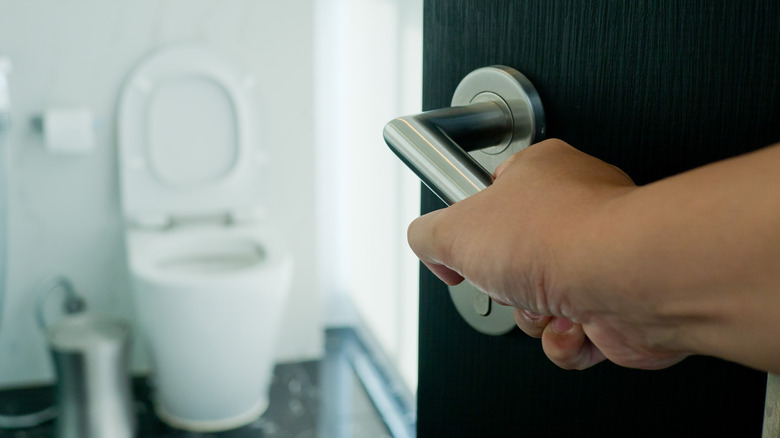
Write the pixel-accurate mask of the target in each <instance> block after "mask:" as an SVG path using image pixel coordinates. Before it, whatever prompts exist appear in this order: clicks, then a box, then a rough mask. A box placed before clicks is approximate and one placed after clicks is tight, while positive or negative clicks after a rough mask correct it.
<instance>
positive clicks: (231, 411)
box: [118, 46, 292, 431]
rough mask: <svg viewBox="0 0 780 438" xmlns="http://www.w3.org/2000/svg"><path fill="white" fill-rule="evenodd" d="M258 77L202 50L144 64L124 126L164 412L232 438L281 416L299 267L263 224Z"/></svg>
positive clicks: (128, 186)
mask: <svg viewBox="0 0 780 438" xmlns="http://www.w3.org/2000/svg"><path fill="white" fill-rule="evenodd" d="M253 87H254V80H253V78H252V76H251V75H249V74H248V73H247V72H245V71H243V70H242V69H240V68H238V67H237V66H236V65H234V64H232V63H231V62H230V60H228V59H225V58H223V57H222V56H220V55H219V54H218V53H216V52H214V51H212V50H210V49H207V48H204V47H198V46H186V47H178V48H173V49H168V50H165V51H161V52H158V53H156V54H154V55H153V56H151V57H149V58H147V59H145V60H143V61H142V62H141V63H140V65H139V66H138V67H137V68H136V69H135V70H134V71H133V72H132V74H131V76H130V77H129V79H128V81H127V82H126V84H125V86H124V89H123V91H122V95H121V100H120V105H119V113H118V142H119V150H120V154H119V163H120V164H119V167H120V170H121V195H122V206H123V210H124V217H125V220H126V223H127V233H126V236H127V242H126V243H127V251H128V260H129V263H130V272H131V276H132V279H133V289H134V290H133V294H134V302H135V304H136V312H137V317H138V320H139V325H140V331H141V333H142V334H143V336H144V337H145V338H146V339H147V341H148V344H149V346H150V349H151V351H150V354H151V357H152V366H153V371H154V377H155V379H154V381H155V385H156V395H155V402H156V409H157V413H158V415H159V416H160V417H161V418H162V419H163V420H164V421H165V422H167V423H169V424H170V425H172V426H174V427H178V428H181V429H186V430H193V431H218V430H226V429H231V428H234V427H238V426H241V425H243V424H246V423H249V422H251V421H252V420H254V419H255V418H257V417H258V416H259V415H260V414H262V412H263V411H265V408H266V407H267V405H268V389H269V386H270V382H271V378H272V372H273V363H274V357H273V353H274V347H275V344H276V340H277V338H278V337H279V323H280V317H281V315H280V313H281V311H282V309H283V307H284V304H285V297H286V295H287V292H288V289H289V287H290V282H291V279H292V257H291V256H290V254H289V253H288V251H287V250H285V248H284V247H283V245H282V244H281V243H280V242H278V241H277V240H276V238H277V236H278V234H277V233H274V231H273V230H270V229H268V227H267V226H265V225H264V223H263V207H265V201H266V194H267V192H268V190H269V187H268V182H267V181H266V179H265V178H264V177H265V176H266V174H267V172H268V169H267V163H266V159H265V155H264V154H263V150H262V144H260V142H259V141H258V138H257V135H256V131H257V127H258V124H259V121H260V120H259V116H258V112H257V110H256V108H255V105H256V102H255V99H253V98H252V96H253V91H252V89H253Z"/></svg>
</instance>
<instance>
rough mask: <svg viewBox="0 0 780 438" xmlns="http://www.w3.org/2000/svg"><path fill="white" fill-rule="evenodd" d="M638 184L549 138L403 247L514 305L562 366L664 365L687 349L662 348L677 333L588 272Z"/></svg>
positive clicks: (447, 278)
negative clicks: (618, 212)
mask: <svg viewBox="0 0 780 438" xmlns="http://www.w3.org/2000/svg"><path fill="white" fill-rule="evenodd" d="M636 189H637V187H636V186H635V185H634V183H633V182H632V181H631V179H630V178H629V177H628V176H627V175H626V174H625V173H624V172H622V171H621V170H620V169H618V168H616V167H614V166H612V165H609V164H607V163H604V162H603V161H600V160H598V159H596V158H594V157H591V156H589V155H587V154H584V153H582V152H580V151H578V150H576V149H574V148H573V147H571V146H569V145H567V144H566V143H564V142H562V141H559V140H548V141H545V142H542V143H539V144H536V145H534V146H531V147H529V148H527V149H525V150H523V151H521V152H519V153H517V154H515V155H514V156H512V157H511V158H510V159H508V160H507V161H506V162H505V163H503V164H502V165H501V166H500V167H499V168H498V169H497V170H496V173H495V180H494V183H493V185H491V186H490V187H488V188H487V189H485V190H483V191H482V192H480V193H478V194H476V195H474V196H472V197H470V198H468V199H466V200H463V201H461V202H458V203H456V204H454V205H452V206H450V207H448V208H445V209H443V210H438V211H435V212H432V213H429V214H427V215H425V216H422V217H420V218H418V219H417V220H415V221H414V222H413V223H412V224H411V225H410V227H409V233H408V238H409V244H410V246H411V247H412V249H413V250H414V252H415V253H416V254H417V256H418V257H419V258H420V259H421V260H422V262H423V263H424V264H425V265H426V266H427V267H428V268H429V269H430V270H431V271H432V272H433V273H434V274H435V275H437V276H438V277H439V278H440V279H442V280H443V281H444V282H445V283H447V284H449V285H454V284H458V283H459V282H460V281H462V280H463V278H464V277H465V278H466V279H468V280H469V281H470V282H471V283H472V284H474V285H475V286H476V287H478V288H479V289H481V290H482V291H484V292H486V293H488V294H489V295H490V296H491V297H492V298H493V299H494V300H495V301H497V302H499V303H502V304H505V305H511V306H514V307H515V308H516V310H515V321H516V322H517V325H518V327H519V328H520V329H521V330H523V331H524V332H525V333H527V334H528V335H530V336H533V337H537V338H538V337H541V339H542V346H543V348H544V351H545V353H546V354H547V356H548V357H549V358H550V359H551V360H552V361H553V362H554V363H556V364H557V365H559V366H560V367H562V368H567V369H584V368H587V367H590V366H592V365H594V364H596V363H599V362H601V361H602V360H604V359H605V358H607V359H610V360H612V361H613V362H615V363H618V364H620V365H624V366H629V367H636V368H647V369H653V368H663V367H666V366H669V365H672V364H674V363H676V362H678V361H680V360H682V359H683V358H684V357H685V356H686V355H687V353H684V352H680V351H677V350H675V349H674V348H669V347H667V346H666V345H665V342H664V341H665V340H667V339H669V338H671V337H673V336H674V329H673V328H670V327H668V326H666V325H664V324H663V321H661V320H660V319H659V317H658V315H657V314H656V313H655V312H654V306H653V303H652V302H650V303H648V302H641V301H640V302H637V300H636V299H635V298H636V296H633V295H632V294H631V291H626V290H624V289H622V288H621V281H620V280H621V279H620V278H603V277H604V276H599V275H597V274H598V273H596V272H593V269H592V268H593V266H595V265H597V264H594V263H592V259H593V258H594V255H597V253H596V252H593V253H591V249H592V248H595V247H596V246H597V245H598V242H600V239H609V238H610V235H609V227H608V224H609V220H608V218H609V217H610V212H611V211H613V210H614V209H615V208H616V205H619V203H620V200H621V199H622V198H624V197H625V196H626V195H628V194H630V193H631V192H633V191H634V190H636ZM605 225H607V226H605Z"/></svg>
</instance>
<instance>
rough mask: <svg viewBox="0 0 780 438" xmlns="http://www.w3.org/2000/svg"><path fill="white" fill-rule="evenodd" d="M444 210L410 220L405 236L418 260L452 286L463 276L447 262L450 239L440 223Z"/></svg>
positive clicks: (449, 251) (461, 279)
mask: <svg viewBox="0 0 780 438" xmlns="http://www.w3.org/2000/svg"><path fill="white" fill-rule="evenodd" d="M445 210H446V209H445ZM445 210H436V211H433V212H431V213H428V214H426V215H424V216H420V217H418V218H417V219H415V220H414V221H412V223H411V224H410V225H409V229H408V230H407V233H406V237H407V240H408V241H409V246H410V247H411V248H412V251H414V253H415V254H416V255H417V257H418V258H419V259H420V261H422V262H423V264H424V265H425V266H427V267H428V269H430V270H431V272H433V274H434V275H436V276H437V277H439V278H440V279H441V280H442V281H443V282H445V283H447V284H448V285H450V286H453V285H456V284H458V283H460V282H461V281H463V276H461V275H460V274H459V273H458V272H456V271H454V270H453V269H451V268H450V267H449V266H448V264H447V263H448V261H449V259H450V253H451V243H452V239H451V238H450V237H449V235H448V234H449V233H447V230H446V227H444V226H442V225H441V222H442V215H443V214H444V213H445Z"/></svg>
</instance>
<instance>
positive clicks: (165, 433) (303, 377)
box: [0, 357, 391, 438]
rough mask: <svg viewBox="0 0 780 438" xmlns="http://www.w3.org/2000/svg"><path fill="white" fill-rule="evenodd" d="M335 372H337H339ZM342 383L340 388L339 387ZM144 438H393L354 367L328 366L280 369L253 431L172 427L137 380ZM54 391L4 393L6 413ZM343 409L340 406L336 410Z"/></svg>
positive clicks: (40, 404) (42, 429) (44, 402)
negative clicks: (195, 430) (189, 430)
mask: <svg viewBox="0 0 780 438" xmlns="http://www.w3.org/2000/svg"><path fill="white" fill-rule="evenodd" d="M334 370H335V373H334ZM336 382H337V383H336ZM133 391H134V394H135V400H136V401H135V410H136V413H137V419H138V434H137V436H138V437H144V438H146V437H149V438H154V437H160V438H169V437H170V438H179V437H182V438H184V437H192V438H196V437H197V438H200V437H204V438H205V437H213V438H223V437H224V438H260V437H263V438H314V437H322V438H342V437H344V438H347V437H356V438H358V437H370V438H383V437H390V436H391V434H390V431H389V429H388V428H387V426H386V425H385V423H384V421H383V420H382V417H381V416H380V415H379V413H378V411H377V410H376V408H375V407H374V404H373V403H372V401H371V399H370V398H369V397H368V395H367V393H366V391H365V390H364V388H363V385H362V384H361V383H360V380H359V379H358V378H357V376H356V375H355V373H354V372H353V370H352V369H351V368H349V367H343V366H337V367H333V362H332V360H329V358H328V357H326V358H325V359H323V360H322V361H308V362H295V363H282V364H278V365H277V366H276V368H275V370H274V379H273V383H272V385H271V397H270V405H269V407H268V410H267V411H266V412H265V413H264V414H263V415H262V416H261V417H260V418H259V419H257V420H256V421H254V422H253V423H250V424H249V425H247V426H244V427H241V428H238V429H234V430H230V431H225V432H219V433H193V432H186V431H181V430H177V429H173V428H170V427H168V426H166V425H165V424H163V423H162V422H161V421H160V420H159V419H158V418H157V416H156V415H155V414H154V410H153V407H152V403H151V397H150V395H151V391H152V390H151V388H150V387H149V385H148V384H147V381H146V379H145V378H135V379H134V380H133ZM52 401H53V389H52V388H51V387H41V388H29V389H13V390H4V391H0V414H18V413H23V412H31V411H35V410H39V409H42V408H45V407H46V406H49V405H50V404H51V403H52ZM334 404H336V405H339V406H338V407H334V406H333V405H334ZM53 436H55V435H54V423H53V422H49V423H45V424H43V425H40V426H37V427H34V428H29V429H20V430H0V438H38V437H53Z"/></svg>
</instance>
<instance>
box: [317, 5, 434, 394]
mask: <svg viewBox="0 0 780 438" xmlns="http://www.w3.org/2000/svg"><path fill="white" fill-rule="evenodd" d="M316 10H317V21H318V23H321V24H322V25H321V26H319V27H318V29H317V34H316V35H317V41H318V45H317V47H318V49H317V51H318V58H317V63H316V68H317V75H316V76H317V80H318V82H317V84H318V85H317V96H318V99H317V103H318V105H317V119H318V127H317V141H318V148H319V150H320V153H321V160H320V167H319V172H320V178H321V181H322V182H321V183H320V185H319V188H320V197H319V199H320V200H323V204H322V208H321V209H320V210H319V211H320V218H321V221H322V224H323V225H322V226H323V229H324V230H326V231H325V232H323V233H322V234H321V238H322V239H323V244H322V245H321V247H320V248H321V250H322V251H323V252H325V253H326V254H323V257H325V256H326V255H328V256H329V258H327V259H324V260H323V263H325V264H324V265H323V267H324V268H325V271H326V275H323V279H324V280H325V281H324V282H323V286H324V287H325V288H326V290H325V291H324V294H325V296H326V297H328V298H327V301H328V303H330V304H333V307H331V310H330V311H329V312H328V314H327V317H328V318H329V319H328V323H332V324H338V323H344V322H346V323H350V322H351V321H350V319H349V318H350V317H351V315H349V314H348V312H346V311H347V310H349V304H350V303H351V304H354V307H355V308H356V310H357V315H356V318H357V319H358V320H362V323H365V325H366V326H367V327H368V329H369V330H370V331H371V333H372V335H373V337H375V338H376V340H377V341H378V343H379V344H380V345H381V346H382V348H383V349H384V350H385V352H386V353H387V355H388V356H389V358H390V360H391V361H392V362H393V363H394V365H395V366H396V367H397V368H398V370H399V371H400V372H401V375H402V377H404V379H405V381H406V383H407V384H408V385H409V387H410V389H412V390H415V388H416V384H417V334H418V330H417V321H418V310H417V309H418V261H417V259H416V258H415V257H414V254H413V253H412V252H411V250H410V249H409V248H408V246H407V244H406V228H407V226H408V224H409V223H410V222H411V221H412V219H414V218H415V217H416V216H418V214H419V203H420V190H419V187H420V182H419V180H418V179H417V178H416V177H415V176H414V174H413V173H412V172H411V171H410V170H409V169H407V168H406V167H405V166H404V165H403V164H401V162H400V161H399V160H398V159H397V158H396V157H395V156H394V155H393V153H392V152H391V151H390V149H389V148H388V147H387V145H385V143H384V140H383V139H382V129H383V128H384V125H385V124H386V123H387V122H389V121H390V120H391V119H393V118H395V117H398V116H401V115H404V114H410V113H417V112H420V110H421V105H422V0H318V1H317V8H316ZM345 313H346V314H345ZM340 317H341V319H340Z"/></svg>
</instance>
